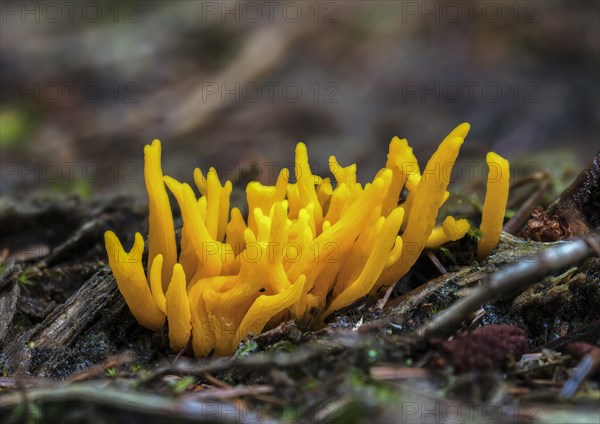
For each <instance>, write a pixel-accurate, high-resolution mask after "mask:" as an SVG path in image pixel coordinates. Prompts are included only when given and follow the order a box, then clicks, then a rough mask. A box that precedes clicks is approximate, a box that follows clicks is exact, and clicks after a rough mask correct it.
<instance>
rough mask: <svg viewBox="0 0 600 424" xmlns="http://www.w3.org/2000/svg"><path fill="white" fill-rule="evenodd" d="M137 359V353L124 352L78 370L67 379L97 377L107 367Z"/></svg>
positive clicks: (75, 379) (117, 365)
mask: <svg viewBox="0 0 600 424" xmlns="http://www.w3.org/2000/svg"><path fill="white" fill-rule="evenodd" d="M133 361H135V354H134V353H133V352H123V353H120V354H118V355H115V356H112V357H110V358H107V359H106V360H105V361H102V362H101V363H99V364H96V365H93V366H91V367H88V368H85V369H83V370H81V371H79V372H76V373H74V374H72V375H71V377H69V378H68V379H67V381H66V382H67V383H68V384H69V383H75V382H78V381H85V380H89V379H91V378H94V377H97V376H98V375H101V374H103V373H104V372H105V371H106V370H107V369H110V368H115V367H119V366H121V365H125V364H127V363H129V362H133Z"/></svg>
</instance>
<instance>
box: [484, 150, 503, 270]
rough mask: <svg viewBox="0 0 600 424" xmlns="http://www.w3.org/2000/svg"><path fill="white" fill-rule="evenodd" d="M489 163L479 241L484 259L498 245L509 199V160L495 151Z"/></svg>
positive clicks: (491, 154)
mask: <svg viewBox="0 0 600 424" xmlns="http://www.w3.org/2000/svg"><path fill="white" fill-rule="evenodd" d="M486 162H487V165H488V180H487V190H486V192H485V201H484V202H483V212H482V214H481V226H480V227H479V229H480V230H481V232H482V234H483V236H482V237H481V239H479V241H478V243H477V257H478V258H479V259H483V258H485V257H486V256H488V255H489V254H490V253H491V252H492V250H494V248H495V247H496V246H497V245H498V241H499V240H500V232H501V231H502V222H503V219H504V214H505V212H506V202H507V200H508V186H509V182H510V169H509V166H508V161H507V160H506V159H504V158H503V157H502V156H499V155H497V154H496V153H494V152H489V153H488V154H487V157H486Z"/></svg>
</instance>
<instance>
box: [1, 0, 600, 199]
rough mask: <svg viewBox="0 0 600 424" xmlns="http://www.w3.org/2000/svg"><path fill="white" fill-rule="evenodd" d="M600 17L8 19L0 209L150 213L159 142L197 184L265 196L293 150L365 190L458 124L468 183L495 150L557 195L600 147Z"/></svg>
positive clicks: (392, 4)
mask: <svg viewBox="0 0 600 424" xmlns="http://www.w3.org/2000/svg"><path fill="white" fill-rule="evenodd" d="M599 4H600V3H599V2H597V1H577V0H569V1H543V2H542V1H490V2H484V1H477V2H461V1H459V2H435V1H418V2H411V1H381V2H377V1H352V2H343V1H339V2H334V1H322V2H318V3H317V2H312V1H296V2H294V1H288V2H284V1H273V2H264V3H263V2H235V1H227V2H221V1H217V2H213V1H204V2H201V1H172V2H156V1H143V2H130V1H124V2H118V3H117V2H97V1H83V2H79V1H75V2H60V1H59V2H12V1H3V2H2V6H1V7H2V18H1V19H2V21H1V37H0V68H1V84H2V91H1V108H0V148H1V160H2V174H1V182H0V189H1V192H2V202H1V204H0V207H1V208H2V210H5V209H6V208H7V207H9V206H10V205H11V204H13V202H14V201H17V202H20V200H19V199H21V200H23V199H26V198H29V199H30V198H31V196H33V195H34V194H36V193H37V194H39V193H43V194H45V195H47V194H48V193H50V194H51V195H53V194H54V193H56V194H61V193H62V194H72V193H79V194H80V195H82V196H83V197H89V196H92V197H96V196H100V197H104V196H107V195H113V194H116V193H123V192H129V193H133V194H135V195H136V196H137V195H140V196H142V197H143V196H145V192H144V191H143V189H142V188H141V187H142V184H143V173H142V159H143V154H142V147H143V145H144V144H146V143H149V142H150V141H151V140H152V139H154V138H160V139H161V141H162V142H163V169H164V172H165V173H166V174H169V175H172V176H174V177H176V178H180V179H183V180H186V181H191V180H192V170H193V168H194V167H195V166H201V167H203V168H205V169H206V168H207V167H208V166H211V165H217V166H218V167H220V168H219V171H220V173H221V175H223V176H224V177H225V178H228V179H232V180H235V181H237V182H238V184H239V185H240V186H243V184H244V183H245V182H246V181H247V180H248V179H250V178H258V179H260V180H261V181H263V182H270V176H271V175H272V172H267V171H270V168H269V167H271V166H273V165H272V162H275V165H274V166H275V167H278V166H285V165H286V164H288V165H289V162H290V161H291V160H293V151H294V145H295V143H296V142H297V141H304V142H306V143H307V145H308V147H309V154H310V155H311V162H312V163H313V164H314V166H315V167H316V168H317V169H318V172H320V173H321V174H323V173H325V172H326V166H327V158H328V155H330V154H336V155H337V156H338V159H339V160H340V161H341V163H343V164H348V163H352V162H356V163H357V164H358V169H359V178H360V179H362V180H363V181H366V180H367V179H370V178H371V177H372V175H373V174H374V173H375V172H376V170H377V169H378V167H379V166H381V165H382V164H383V163H384V162H385V154H386V152H387V145H388V143H389V141H390V138H391V137H392V136H394V135H398V136H400V137H401V138H408V140H409V143H411V145H412V146H413V147H414V149H415V152H416V154H417V157H418V158H419V159H420V160H421V161H422V166H424V161H425V160H426V158H428V157H429V155H430V154H431V153H432V152H433V150H434V149H435V148H436V146H437V145H438V143H439V142H440V141H441V139H442V138H443V137H444V136H445V135H446V134H447V133H448V132H449V131H450V130H451V129H452V128H453V127H454V126H455V125H457V124H459V123H461V122H463V121H468V122H470V123H471V124H472V131H471V134H470V135H469V137H468V139H467V142H466V143H465V145H464V147H463V153H462V155H461V156H462V159H461V160H462V161H463V162H462V163H468V161H471V163H472V161H477V162H476V163H477V165H474V166H475V168H474V169H475V171H476V172H475V173H474V174H473V175H474V178H472V179H471V180H470V181H469V182H482V181H484V177H485V175H482V173H481V172H480V171H485V153H486V152H487V151H488V150H490V149H492V150H494V151H496V152H498V153H499V154H501V155H504V156H506V157H507V158H508V159H509V160H510V161H511V162H512V163H513V166H514V167H515V169H514V170H513V177H514V178H515V179H516V178H522V177H524V176H526V175H524V174H527V173H533V172H534V171H537V170H540V169H544V168H546V169H549V170H550V171H551V172H552V174H553V175H554V176H555V177H557V178H559V179H563V180H564V181H565V183H566V182H568V180H569V179H570V178H573V177H574V176H575V175H576V173H577V172H578V171H579V170H580V168H581V167H582V166H583V165H585V164H586V163H587V162H588V161H589V160H590V158H591V157H592V156H593V154H595V152H596V151H597V150H598V148H599V144H600V143H599V137H600V135H599V123H600V87H599V84H600V79H599V75H600V60H599V52H600V46H599V44H600V6H599ZM463 169H466V168H463ZM463 175H465V174H463ZM458 179H460V178H458ZM463 179H464V178H463Z"/></svg>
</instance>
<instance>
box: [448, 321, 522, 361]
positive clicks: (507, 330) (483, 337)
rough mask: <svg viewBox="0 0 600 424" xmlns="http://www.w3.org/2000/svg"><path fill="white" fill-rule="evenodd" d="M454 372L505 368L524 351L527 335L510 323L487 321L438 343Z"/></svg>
mask: <svg viewBox="0 0 600 424" xmlns="http://www.w3.org/2000/svg"><path fill="white" fill-rule="evenodd" d="M442 349H443V350H444V352H445V354H446V356H447V359H448V361H449V363H450V364H452V365H453V366H454V369H455V370H456V371H457V372H465V371H475V370H477V371H489V370H506V369H507V368H508V365H509V364H510V362H511V360H515V359H519V358H520V357H521V355H523V354H524V353H525V352H526V351H527V335H526V334H525V332H524V331H523V330H522V329H520V328H518V327H513V326H512V325H506V324H490V325H486V326H484V327H481V328H478V329H476V330H474V331H472V332H470V333H466V334H463V335H460V336H458V337H456V338H455V339H454V340H452V341H449V342H445V343H443V345H442Z"/></svg>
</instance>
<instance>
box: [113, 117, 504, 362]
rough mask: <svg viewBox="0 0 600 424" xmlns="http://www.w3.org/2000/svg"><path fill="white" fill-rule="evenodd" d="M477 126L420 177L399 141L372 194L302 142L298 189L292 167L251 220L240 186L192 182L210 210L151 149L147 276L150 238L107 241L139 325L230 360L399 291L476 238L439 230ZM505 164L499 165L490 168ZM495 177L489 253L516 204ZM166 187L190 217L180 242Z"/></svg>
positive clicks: (464, 225)
mask: <svg viewBox="0 0 600 424" xmlns="http://www.w3.org/2000/svg"><path fill="white" fill-rule="evenodd" d="M469 128H470V127H469V124H466V123H464V124H461V125H459V126H458V127H457V128H455V129H454V130H453V131H452V132H451V133H450V134H449V135H448V136H447V137H446V138H445V139H444V140H443V141H442V143H441V144H440V146H439V148H438V149H437V151H436V152H435V153H434V154H433V156H432V157H431V159H430V160H429V162H428V163H427V165H426V167H425V169H424V170H423V172H421V170H420V168H419V165H418V163H417V160H416V158H415V156H414V155H413V152H412V149H411V148H410V147H409V145H408V143H407V141H406V140H401V139H399V138H397V137H394V138H393V139H392V141H391V143H390V146H389V153H388V156H387V162H386V165H385V167H384V168H382V169H380V170H379V172H378V173H377V175H376V176H375V178H374V179H373V181H372V182H371V183H368V184H365V185H364V186H363V185H362V184H360V183H358V182H357V181H356V166H355V165H350V166H347V167H342V166H340V164H339V163H338V161H337V160H336V158H335V157H334V156H331V157H330V159H329V168H330V171H331V175H332V176H333V178H332V179H330V178H322V177H319V176H317V175H313V173H312V172H311V168H310V167H309V162H308V154H307V150H306V146H305V145H304V144H303V143H298V145H297V146H296V158H295V167H294V174H295V182H291V181H290V172H289V171H288V170H287V169H283V170H282V171H281V172H280V173H279V176H278V178H277V181H276V183H275V185H273V186H266V185H262V184H260V183H258V182H251V183H249V184H248V186H247V188H246V196H247V203H248V210H249V213H248V218H247V220H245V219H244V217H243V216H242V213H241V212H240V210H239V209H237V208H232V209H230V195H231V191H232V185H231V183H230V182H229V181H227V182H226V183H225V184H221V182H220V180H219V177H218V176H217V173H216V171H215V170H214V169H211V170H210V171H209V172H208V173H207V175H203V173H202V172H201V171H200V170H199V169H196V170H195V171H194V182H195V185H196V186H197V189H198V190H199V192H200V197H199V198H198V197H197V196H196V194H195V192H194V190H193V189H192V187H191V186H190V185H189V184H186V183H181V182H179V181H177V180H175V179H173V178H171V177H168V176H163V173H162V168H161V146H160V142H159V141H158V140H155V141H154V142H153V143H152V144H151V145H148V146H146V147H145V149H144V161H145V165H144V175H145V183H146V189H147V192H148V199H149V236H148V243H149V246H148V260H147V263H148V272H147V273H146V272H144V267H143V264H142V254H143V252H144V239H143V238H142V236H141V235H140V234H139V233H137V234H136V236H135V242H134V245H133V247H132V249H131V250H130V251H129V252H126V251H125V250H124V249H123V246H122V245H121V243H120V242H119V239H118V238H117V236H116V235H115V234H114V233H113V232H112V231H107V232H106V234H105V242H106V249H107V252H108V257H109V263H110V267H111V268H112V271H113V273H114V276H115V278H116V281H117V284H118V286H119V290H120V291H121V293H122V294H123V296H124V298H125V300H126V302H127V304H128V305H129V308H130V310H131V312H132V314H133V315H134V317H135V318H136V319H137V320H138V322H139V323H140V324H141V325H143V326H144V327H147V328H149V329H152V330H155V331H161V330H162V328H163V326H164V324H165V320H167V321H168V334H169V342H170V345H171V349H172V350H173V351H178V350H181V349H182V348H183V347H185V346H186V344H187V343H188V342H189V341H190V339H191V342H192V347H193V351H194V354H195V355H196V356H205V355H208V354H211V353H214V354H216V355H227V354H230V353H232V352H233V351H234V350H235V348H236V347H237V345H238V343H239V342H240V341H241V340H242V339H243V338H245V337H246V336H248V334H250V333H254V334H257V333H260V332H261V331H262V330H263V329H264V328H265V326H267V325H268V324H269V325H275V324H277V323H279V322H281V321H284V320H287V319H290V318H292V319H296V320H298V321H301V322H304V323H308V324H316V323H320V322H322V319H323V318H324V317H326V316H328V315H330V314H332V313H333V312H335V311H337V310H339V309H340V308H343V307H345V306H347V305H349V304H351V303H352V302H354V301H356V300H357V299H360V298H362V297H363V296H366V295H368V294H377V293H378V292H380V291H381V290H382V289H385V288H387V287H389V286H390V285H392V284H394V283H395V282H396V281H397V280H398V279H399V278H400V277H402V276H403V275H404V274H406V272H407V271H408V270H409V269H410V268H411V267H412V266H413V264H414V263H415V262H416V260H417V259H418V257H419V255H420V254H421V252H422V251H423V249H424V248H434V247H438V246H440V245H442V244H443V243H446V242H448V241H451V240H458V239H460V238H462V237H464V236H465V234H466V233H467V232H468V231H469V228H470V226H469V223H468V221H467V220H465V219H459V220H455V219H454V218H453V217H451V216H448V217H446V218H445V220H444V221H443V225H442V226H440V227H435V224H436V220H437V217H438V211H439V209H440V207H441V206H442V204H443V203H444V202H445V201H446V199H447V198H448V195H449V193H448V192H447V191H446V188H447V186H448V182H449V170H450V169H451V168H452V166H453V165H454V162H455V160H456V157H457V155H458V152H459V149H460V146H461V145H462V143H463V140H464V138H465V137H466V135H467V133H468V131H469ZM498 158H499V159H498ZM500 159H501V158H500V157H499V156H497V155H493V156H488V163H489V161H490V160H492V161H496V162H498V161H499V160H500ZM504 162H506V161H504ZM502 170H504V168H502ZM490 175H491V174H490ZM506 175H508V174H507V173H506ZM496 177H497V180H498V181H500V182H499V183H498V182H493V183H490V182H488V190H491V192H492V194H491V195H490V193H488V196H487V197H486V203H485V207H484V217H483V218H484V224H485V226H484V227H485V228H483V227H482V231H483V232H484V238H485V246H486V248H485V252H488V251H489V250H490V248H493V247H494V246H495V244H497V239H498V235H499V230H498V228H499V226H501V225H502V217H501V216H500V215H502V214H503V211H504V207H505V204H506V195H505V191H504V189H505V187H504V186H502V187H501V188H498V187H499V186H500V185H501V184H504V181H505V178H504V175H502V177H501V178H498V175H496ZM332 180H335V182H334V181H332ZM506 181H507V180H506ZM506 184H507V183H506ZM506 187H507V185H506ZM167 189H168V191H169V192H170V193H171V194H172V195H173V197H174V198H175V200H176V201H177V203H178V204H179V208H180V210H181V216H182V220H183V225H182V228H181V237H180V240H179V241H178V242H179V243H177V240H176V235H175V227H174V223H173V216H172V213H171V206H170V203H169V195H168V192H167ZM403 189H406V192H405V193H404V194H402V191H403ZM401 194H402V197H403V198H404V200H403V202H402V203H401V204H399V199H400V198H401ZM488 201H489V203H490V204H491V203H492V202H499V203H500V204H496V205H490V206H488ZM488 209H490V211H489V212H488ZM491 209H493V210H491ZM500 211H502V213H499V212H500ZM486 214H489V217H488V216H486ZM494 240H495V242H494ZM494 243H495V244H494ZM177 244H179V249H178V247H177ZM482 252H483V250H482Z"/></svg>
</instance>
